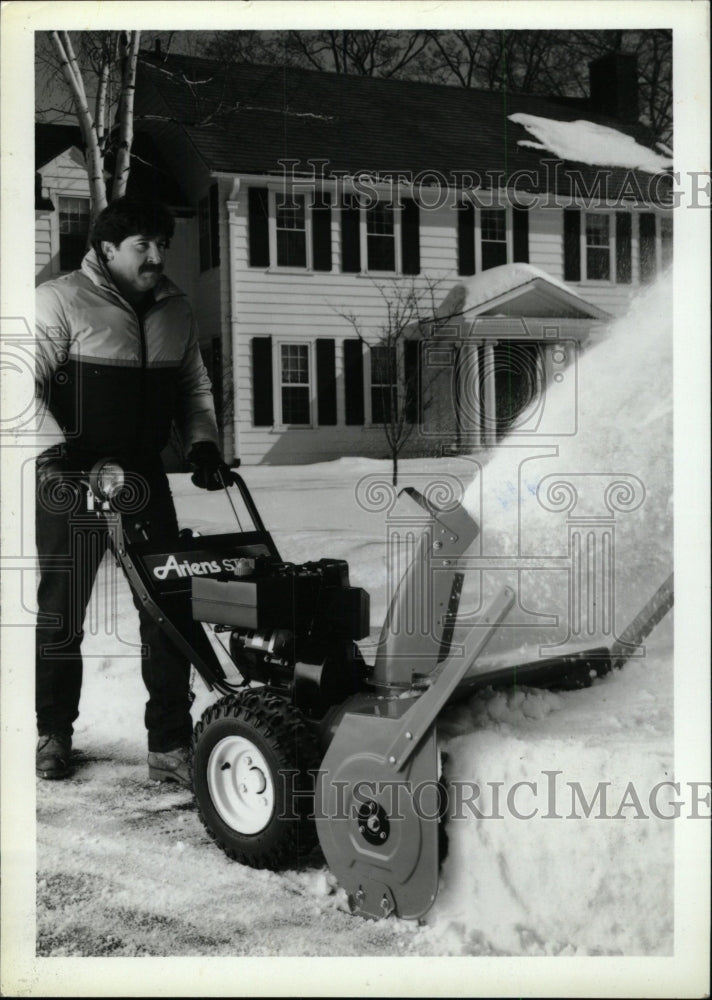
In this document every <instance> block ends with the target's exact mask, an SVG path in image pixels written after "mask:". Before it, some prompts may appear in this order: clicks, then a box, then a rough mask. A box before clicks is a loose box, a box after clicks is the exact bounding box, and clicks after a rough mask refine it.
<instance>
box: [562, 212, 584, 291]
mask: <svg viewBox="0 0 712 1000" xmlns="http://www.w3.org/2000/svg"><path fill="white" fill-rule="evenodd" d="M580 280H581V211H580V209H578V208H565V209H564V281H580Z"/></svg>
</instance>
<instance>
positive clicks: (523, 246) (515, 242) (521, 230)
mask: <svg viewBox="0 0 712 1000" xmlns="http://www.w3.org/2000/svg"><path fill="white" fill-rule="evenodd" d="M512 249H513V251H514V263H515V264H528V263H529V209H528V208H513V209H512Z"/></svg>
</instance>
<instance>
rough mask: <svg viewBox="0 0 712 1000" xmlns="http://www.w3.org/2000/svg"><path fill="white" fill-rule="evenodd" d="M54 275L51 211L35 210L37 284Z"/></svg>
mask: <svg viewBox="0 0 712 1000" xmlns="http://www.w3.org/2000/svg"><path fill="white" fill-rule="evenodd" d="M51 277H52V219H51V214H50V213H49V212H35V284H37V285H41V284H42V282H43V281H47V280H48V279H49V278H51Z"/></svg>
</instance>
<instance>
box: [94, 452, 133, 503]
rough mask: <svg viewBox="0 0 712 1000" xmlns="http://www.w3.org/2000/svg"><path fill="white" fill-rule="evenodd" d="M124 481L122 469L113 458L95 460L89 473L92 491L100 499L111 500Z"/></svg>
mask: <svg viewBox="0 0 712 1000" xmlns="http://www.w3.org/2000/svg"><path fill="white" fill-rule="evenodd" d="M124 482H125V476H124V470H123V468H122V467H121V466H120V465H119V463H118V462H117V461H115V459H113V458H107V459H103V460H102V461H101V462H97V463H96V465H95V466H94V468H93V469H92V470H91V473H90V475H89V485H90V486H91V489H92V493H93V494H94V495H95V496H96V497H98V498H99V499H100V500H113V499H114V497H115V496H116V495H117V493H118V492H119V491H120V490H121V488H122V487H123V485H124Z"/></svg>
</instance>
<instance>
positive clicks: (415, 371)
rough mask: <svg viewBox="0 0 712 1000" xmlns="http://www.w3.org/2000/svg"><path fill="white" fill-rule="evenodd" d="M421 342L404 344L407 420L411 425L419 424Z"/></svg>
mask: <svg viewBox="0 0 712 1000" xmlns="http://www.w3.org/2000/svg"><path fill="white" fill-rule="evenodd" d="M421 343H422V341H420V340H406V341H405V342H404V347H405V351H404V357H403V361H404V364H405V419H406V420H407V421H408V423H409V424H417V423H418V421H419V411H420V371H419V368H420V365H419V359H420V345H421Z"/></svg>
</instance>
